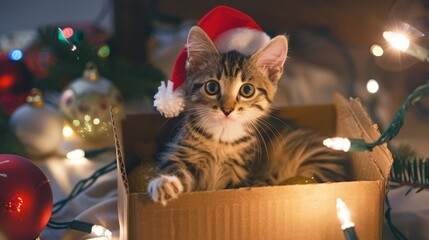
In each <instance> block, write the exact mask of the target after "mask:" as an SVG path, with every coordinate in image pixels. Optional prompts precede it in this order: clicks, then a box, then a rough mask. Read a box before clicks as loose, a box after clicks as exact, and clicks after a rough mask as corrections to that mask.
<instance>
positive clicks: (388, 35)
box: [383, 31, 410, 52]
mask: <svg viewBox="0 0 429 240" xmlns="http://www.w3.org/2000/svg"><path fill="white" fill-rule="evenodd" d="M383 37H384V39H386V41H387V42H388V43H390V44H391V45H392V46H393V47H394V48H396V49H399V50H401V51H402V52H405V51H407V49H408V48H409V47H410V39H409V38H408V37H407V36H405V35H404V34H402V33H397V32H391V31H386V32H384V33H383Z"/></svg>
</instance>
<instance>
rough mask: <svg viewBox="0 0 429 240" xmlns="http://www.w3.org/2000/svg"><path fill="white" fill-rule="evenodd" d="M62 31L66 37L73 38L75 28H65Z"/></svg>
mask: <svg viewBox="0 0 429 240" xmlns="http://www.w3.org/2000/svg"><path fill="white" fill-rule="evenodd" d="M62 32H63V36H64V37H65V38H71V37H72V36H73V33H74V31H73V28H70V27H66V28H63V29H62Z"/></svg>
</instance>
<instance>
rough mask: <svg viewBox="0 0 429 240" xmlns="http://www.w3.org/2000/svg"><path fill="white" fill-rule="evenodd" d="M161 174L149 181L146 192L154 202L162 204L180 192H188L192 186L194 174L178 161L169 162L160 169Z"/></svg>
mask: <svg viewBox="0 0 429 240" xmlns="http://www.w3.org/2000/svg"><path fill="white" fill-rule="evenodd" d="M161 172H162V173H161V174H160V175H159V176H158V177H156V178H155V179H153V180H152V181H150V183H149V185H148V192H149V194H150V196H151V198H152V200H153V201H154V202H159V203H161V204H163V205H164V206H165V205H166V204H167V202H168V201H170V200H172V199H175V198H177V197H178V196H179V194H181V193H182V192H190V191H191V190H192V189H193V187H194V182H195V180H194V176H193V175H192V174H191V173H190V172H189V171H188V170H187V169H186V167H184V166H182V164H180V163H178V162H173V161H172V162H171V164H169V165H168V167H166V168H164V169H162V170H161Z"/></svg>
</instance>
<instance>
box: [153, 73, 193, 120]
mask: <svg viewBox="0 0 429 240" xmlns="http://www.w3.org/2000/svg"><path fill="white" fill-rule="evenodd" d="M153 98H154V99H155V100H154V101H153V106H154V107H156V109H157V110H158V111H159V112H160V113H161V114H162V115H164V116H165V117H167V118H171V117H177V116H178V115H179V114H180V113H181V112H182V111H183V109H184V108H185V94H184V91H183V89H181V88H177V89H176V90H174V91H173V82H172V81H170V80H168V82H167V86H166V85H165V82H161V86H159V87H158V92H157V93H156V94H155V96H154V97H153Z"/></svg>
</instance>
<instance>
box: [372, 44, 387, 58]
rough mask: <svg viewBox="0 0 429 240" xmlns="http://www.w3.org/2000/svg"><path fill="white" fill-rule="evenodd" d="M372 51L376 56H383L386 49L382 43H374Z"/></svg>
mask: <svg viewBox="0 0 429 240" xmlns="http://www.w3.org/2000/svg"><path fill="white" fill-rule="evenodd" d="M371 53H372V55H374V56H376V57H381V56H383V54H384V50H383V48H382V47H381V46H380V45H377V44H374V45H372V46H371Z"/></svg>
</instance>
